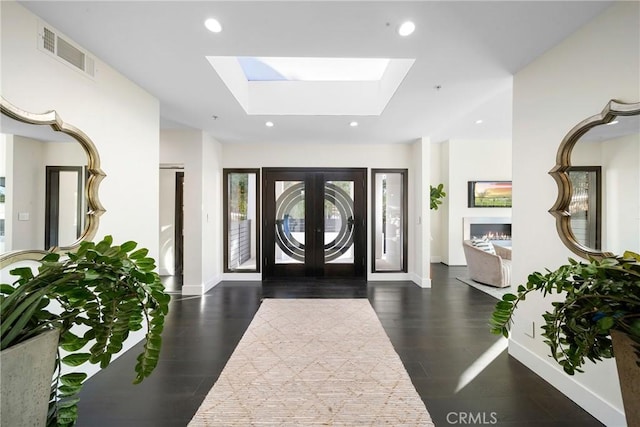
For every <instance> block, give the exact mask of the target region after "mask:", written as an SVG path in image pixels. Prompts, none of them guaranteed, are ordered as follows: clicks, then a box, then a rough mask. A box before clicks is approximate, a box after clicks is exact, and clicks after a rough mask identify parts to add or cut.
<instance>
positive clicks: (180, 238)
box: [173, 172, 184, 276]
mask: <svg viewBox="0 0 640 427" xmlns="http://www.w3.org/2000/svg"><path fill="white" fill-rule="evenodd" d="M173 245H174V248H173V249H174V253H175V259H174V273H173V274H174V275H175V276H182V273H183V270H184V255H183V254H184V172H176V197H175V215H174V236H173Z"/></svg>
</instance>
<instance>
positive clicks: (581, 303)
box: [490, 251, 640, 425]
mask: <svg viewBox="0 0 640 427" xmlns="http://www.w3.org/2000/svg"><path fill="white" fill-rule="evenodd" d="M531 292H542V294H543V295H545V296H546V295H547V294H552V293H558V294H560V293H562V299H561V300H560V301H554V302H552V306H553V310H552V311H547V312H545V313H544V314H543V315H542V317H543V319H544V324H543V326H542V330H543V332H542V336H543V337H544V338H545V343H546V344H547V345H548V346H549V348H550V350H551V356H552V357H553V358H554V359H555V360H556V361H557V362H558V363H559V364H560V365H561V366H562V368H563V370H564V371H565V372H566V373H567V374H569V375H573V374H574V373H575V372H583V371H582V369H581V367H582V366H583V365H584V363H585V361H586V360H587V359H588V360H590V361H592V362H596V361H600V360H602V359H606V358H611V357H614V354H615V355H616V364H617V368H618V374H619V378H620V383H621V388H622V394H623V402H624V407H625V412H626V415H627V422H628V423H629V425H640V419H639V418H636V417H638V416H639V414H640V402H638V400H639V395H638V393H637V387H638V384H640V255H638V254H636V253H633V252H629V251H627V252H625V253H624V255H623V256H609V257H603V258H602V259H594V258H591V259H589V260H588V261H587V262H578V261H575V260H573V259H569V264H566V265H562V266H560V267H559V268H558V269H557V270H555V271H547V273H546V274H542V273H539V272H534V273H532V274H531V275H529V277H528V280H527V283H526V285H520V286H518V288H517V293H516V294H506V295H504V296H503V297H502V300H501V301H499V302H498V303H497V304H496V307H495V310H494V312H493V314H492V317H491V321H490V326H491V331H492V332H493V333H495V334H501V335H504V336H505V337H508V336H509V328H510V325H511V323H512V319H513V316H514V313H515V310H516V308H517V306H518V304H519V303H520V301H524V300H525V298H526V296H527V295H528V294H529V293H531ZM625 344H627V345H625ZM625 361H630V362H631V363H630V366H629V367H625V363H624V362H625ZM623 372H624V374H623ZM634 378H635V379H634ZM627 381H628V383H627ZM627 387H630V388H629V390H630V389H631V388H634V387H635V388H636V391H635V392H633V393H631V394H630V395H629V394H627V393H626V392H627ZM632 420H634V421H632ZM634 423H635V424H634Z"/></svg>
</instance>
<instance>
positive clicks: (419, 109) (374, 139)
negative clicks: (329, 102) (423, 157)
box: [21, 0, 611, 143]
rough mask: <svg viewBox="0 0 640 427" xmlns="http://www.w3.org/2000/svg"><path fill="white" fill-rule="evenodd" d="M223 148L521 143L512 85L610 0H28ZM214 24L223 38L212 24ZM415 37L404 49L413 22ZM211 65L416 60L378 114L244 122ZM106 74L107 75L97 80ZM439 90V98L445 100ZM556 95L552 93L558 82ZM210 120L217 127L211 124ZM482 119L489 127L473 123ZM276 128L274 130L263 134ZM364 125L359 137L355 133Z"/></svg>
mask: <svg viewBox="0 0 640 427" xmlns="http://www.w3.org/2000/svg"><path fill="white" fill-rule="evenodd" d="M21 3H22V4H23V5H24V6H25V7H27V8H28V9H30V10H31V11H33V12H34V13H35V14H36V15H38V16H40V17H41V18H42V19H43V20H44V21H45V22H47V23H48V24H50V25H51V26H53V27H54V28H56V29H58V30H59V31H60V32H62V33H63V34H66V35H67V36H68V37H70V38H71V39H72V40H74V41H75V42H77V43H78V44H80V46H81V47H83V48H85V49H87V50H89V51H90V52H91V53H93V54H94V55H96V56H97V57H99V58H100V59H102V60H103V61H105V62H107V63H108V64H109V65H111V66H112V67H114V68H115V69H117V70H118V71H120V72H121V73H122V74H124V75H125V76H127V77H128V78H130V79H131V80H132V81H134V82H136V83H137V84H138V85H140V86H141V87H143V88H144V89H146V90H147V91H148V92H149V93H151V94H153V95H154V96H155V97H157V98H158V99H159V100H160V106H161V115H162V124H163V127H192V128H196V129H203V130H205V131H206V132H208V133H210V134H212V135H213V136H214V137H216V138H217V139H218V140H219V141H221V142H224V143H232V142H254V143H308V142H314V143H406V142H411V141H413V140H415V139H417V138H420V137H429V138H431V141H432V142H439V141H442V140H446V139H449V138H465V139H467V138H473V139H487V138H510V137H511V95H512V90H511V84H512V76H513V74H514V73H516V72H517V71H518V70H519V69H521V68H522V67H523V66H525V65H527V64H528V63H529V62H531V61H532V60H534V59H535V58H536V57H538V56H539V55H541V54H542V53H544V52H545V51H547V50H548V49H550V48H552V47H553V46H555V45H556V44H558V43H559V42H560V41H561V40H563V39H564V38H566V37H567V36H568V35H570V34H571V33H573V32H574V31H576V30H577V29H578V28H579V27H580V26H582V25H584V24H585V23H586V22H588V21H589V20H591V19H592V18H593V17H595V16H596V15H598V14H599V13H601V12H602V11H603V10H604V9H605V8H606V7H607V6H608V5H610V4H611V2H609V1H605V2H598V1H564V2H561V1H528V2H527V1H495V2H489V1H466V2H463V1H409V2H402V1H373V2H367V1H351V2H342V1H307V2H297V1H279V2H273V1H254V2H249V1H237V0H236V1H226V2H222V1H137V2H131V1H106V2H102V1H68V2H61V1H23V2H21ZM209 17H215V18H217V19H218V20H219V21H220V23H221V24H222V27H223V30H222V32H221V33H218V34H214V33H211V32H209V31H208V30H206V29H205V27H204V21H205V19H207V18H209ZM406 19H411V20H413V21H414V22H415V23H416V27H417V28H416V31H415V33H413V34H412V35H411V36H409V37H406V38H402V37H400V36H398V35H397V33H396V32H395V31H396V28H397V26H398V25H399V24H400V23H401V22H402V21H404V20H406ZM206 56H301V57H302V56H304V57H367V58H416V61H415V63H414V65H413V67H412V68H411V69H410V71H409V73H408V74H407V76H406V77H405V79H404V81H403V82H402V83H401V84H400V87H399V88H398V90H397V91H396V92H395V94H394V95H393V97H392V98H391V101H390V102H389V104H388V105H387V107H386V108H385V109H384V111H383V112H382V114H381V115H379V116H359V117H355V116H308V115H307V116H266V115H264V116H262V115H251V116H250V115H247V113H245V111H244V110H243V109H242V108H241V106H240V105H239V104H238V102H237V101H236V99H235V98H234V96H233V95H232V94H231V92H230V91H229V90H228V89H227V87H226V86H225V84H224V83H223V82H222V80H221V79H220V77H219V76H218V75H217V74H216V73H215V72H214V71H213V69H212V67H211V65H210V64H209V62H208V61H207V59H206ZM98 72H99V70H98ZM438 88H439V89H438ZM549 90H553V82H549ZM212 116H217V117H218V118H217V119H214V118H213V117H212ZM478 119H482V120H483V123H482V124H479V125H478V124H476V123H475V121H476V120H478ZM267 120H270V121H273V122H274V123H275V126H274V127H272V128H266V127H265V126H264V123H265V122H266V121H267ZM352 120H357V121H358V122H359V124H360V125H359V126H358V127H356V128H354V127H350V126H349V123H350V122H351V121H352Z"/></svg>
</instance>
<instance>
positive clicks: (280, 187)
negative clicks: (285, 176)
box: [274, 181, 306, 264]
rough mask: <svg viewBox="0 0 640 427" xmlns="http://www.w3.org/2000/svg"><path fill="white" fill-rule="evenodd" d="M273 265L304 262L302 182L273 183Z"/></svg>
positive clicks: (303, 200)
mask: <svg viewBox="0 0 640 427" xmlns="http://www.w3.org/2000/svg"><path fill="white" fill-rule="evenodd" d="M275 190H276V220H275V242H274V245H275V263H276V264H301V263H304V261H305V240H306V239H305V191H304V181H275Z"/></svg>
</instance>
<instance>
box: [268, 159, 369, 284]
mask: <svg viewBox="0 0 640 427" xmlns="http://www.w3.org/2000/svg"><path fill="white" fill-rule="evenodd" d="M263 177H264V178H263V179H264V182H263V189H264V193H263V215H264V224H263V225H264V228H263V230H264V235H263V254H264V258H263V278H265V279H268V278H275V277H278V278H284V277H291V278H300V277H317V278H337V277H340V278H347V277H352V278H361V279H363V278H364V277H365V265H366V258H365V257H366V191H365V189H366V169H363V168H357V169H316V168H305V169H298V168H295V169H292V168H282V169H280V168H268V169H264V175H263Z"/></svg>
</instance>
